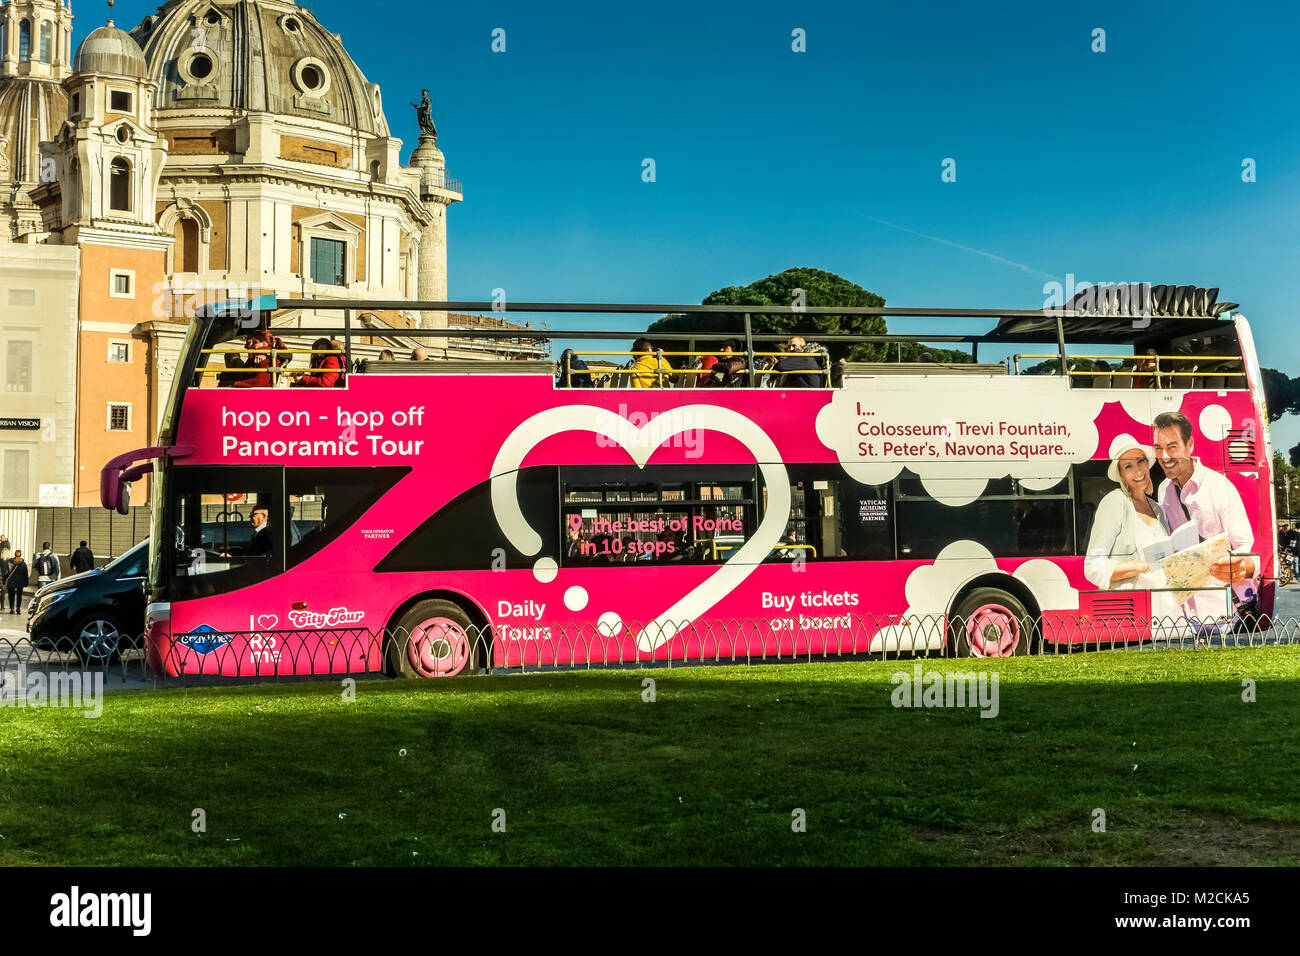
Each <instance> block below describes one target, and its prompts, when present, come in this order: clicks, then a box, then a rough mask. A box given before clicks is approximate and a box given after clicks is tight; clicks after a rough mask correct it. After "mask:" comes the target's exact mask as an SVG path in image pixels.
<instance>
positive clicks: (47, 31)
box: [41, 20, 54, 63]
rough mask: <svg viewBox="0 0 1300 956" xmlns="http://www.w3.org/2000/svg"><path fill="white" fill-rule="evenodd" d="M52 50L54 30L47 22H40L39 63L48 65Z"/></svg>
mask: <svg viewBox="0 0 1300 956" xmlns="http://www.w3.org/2000/svg"><path fill="white" fill-rule="evenodd" d="M53 48H54V28H53V27H52V26H50V21H49V20H42V21H41V62H42V63H49V62H50V55H51V53H52V52H53Z"/></svg>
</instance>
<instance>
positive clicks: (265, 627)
mask: <svg viewBox="0 0 1300 956" xmlns="http://www.w3.org/2000/svg"><path fill="white" fill-rule="evenodd" d="M279 623H280V615H278V614H259V615H257V629H258V630H259V631H272V630H275V626H276V625H277V624H279Z"/></svg>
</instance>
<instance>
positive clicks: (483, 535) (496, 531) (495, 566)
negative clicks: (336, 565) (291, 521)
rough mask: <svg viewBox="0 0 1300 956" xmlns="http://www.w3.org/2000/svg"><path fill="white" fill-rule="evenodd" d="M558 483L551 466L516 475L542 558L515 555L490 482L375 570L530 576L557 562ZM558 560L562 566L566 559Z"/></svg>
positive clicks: (449, 507)
mask: <svg viewBox="0 0 1300 956" xmlns="http://www.w3.org/2000/svg"><path fill="white" fill-rule="evenodd" d="M555 481H556V472H555V468H554V467H549V466H538V467H532V468H524V469H521V470H520V472H519V475H518V487H517V491H518V495H519V507H520V510H521V511H522V512H523V516H524V519H525V520H526V521H527V522H528V525H529V527H531V528H532V529H533V530H534V531H536V532H537V533H538V534H539V535H541V538H542V549H541V551H540V552H539V553H538V554H532V555H527V554H522V553H521V552H519V551H517V550H516V549H515V546H514V545H513V544H512V543H511V542H510V539H509V538H507V537H506V534H505V532H504V531H502V530H501V525H500V523H499V522H498V520H497V516H496V514H495V512H494V511H493V508H492V482H491V480H488V481H484V482H480V483H479V484H477V485H475V486H474V487H472V488H470V489H468V490H467V491H464V492H461V493H460V494H459V495H457V496H456V497H455V498H453V499H451V500H450V501H448V502H446V503H444V504H443V505H442V506H441V507H439V508H437V509H436V510H435V511H434V513H433V514H432V515H430V516H429V517H428V518H426V519H425V520H424V521H423V522H421V523H420V525H419V526H418V527H417V528H416V529H415V530H414V531H412V532H411V533H410V534H409V535H407V536H406V538H404V539H403V540H401V541H399V542H397V543H396V544H395V545H394V546H393V548H392V550H391V551H389V552H388V554H387V555H385V556H384V557H383V558H382V559H381V560H380V561H379V563H378V564H376V565H375V570H376V571H378V572H380V573H383V572H390V571H391V572H397V571H494V570H495V571H507V570H515V569H520V570H524V569H526V570H530V571H531V570H532V568H533V565H534V564H536V563H537V560H538V558H540V557H543V556H546V557H553V558H558V557H559V555H558V551H559V547H560V535H559V533H558V529H559V518H558V517H557V515H558V507H557V501H556V488H555ZM426 507H427V506H426ZM331 516H332V510H331ZM327 520H332V518H331V519H327ZM304 543H305V539H304ZM559 560H560V561H561V563H563V558H559Z"/></svg>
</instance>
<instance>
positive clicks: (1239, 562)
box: [1151, 412, 1256, 616]
mask: <svg viewBox="0 0 1300 956" xmlns="http://www.w3.org/2000/svg"><path fill="white" fill-rule="evenodd" d="M1153 427H1154V433H1153V437H1152V440H1151V445H1152V447H1153V448H1154V449H1155V453H1156V457H1157V458H1158V459H1159V461H1160V467H1161V468H1163V469H1164V472H1165V481H1164V482H1163V483H1162V484H1161V485H1160V492H1159V497H1160V507H1161V508H1162V509H1163V510H1164V513H1165V520H1166V522H1167V523H1168V525H1169V527H1170V528H1177V527H1179V526H1180V525H1184V524H1186V523H1187V522H1188V521H1195V522H1196V531H1197V534H1198V535H1199V536H1200V538H1201V540H1202V541H1205V540H1206V539H1208V538H1212V537H1214V536H1215V535H1217V534H1222V533H1224V532H1226V533H1227V535H1228V544H1229V547H1231V549H1232V551H1233V552H1234V554H1233V555H1231V556H1229V557H1226V558H1220V559H1219V560H1218V561H1216V562H1215V563H1214V565H1213V567H1212V568H1211V569H1210V573H1211V574H1213V575H1214V576H1215V577H1216V578H1218V579H1219V580H1220V581H1222V582H1223V583H1224V584H1231V585H1232V586H1233V590H1234V591H1235V592H1236V595H1237V597H1238V599H1239V600H1241V601H1243V602H1245V601H1249V600H1250V599H1251V598H1252V597H1254V595H1255V593H1256V589H1255V586H1254V584H1253V582H1252V579H1253V578H1254V576H1255V570H1256V566H1255V559H1254V557H1252V556H1251V555H1249V554H1243V553H1242V552H1249V551H1253V550H1254V549H1255V532H1254V531H1253V530H1252V529H1251V526H1250V518H1249V516H1247V514H1246V506H1245V505H1244V504H1243V503H1242V500H1241V494H1240V492H1238V491H1237V489H1236V487H1234V486H1233V484H1232V482H1230V481H1229V480H1228V479H1227V478H1226V477H1225V476H1224V475H1221V474H1219V473H1218V472H1217V471H1214V470H1213V469H1212V468H1208V467H1206V466H1205V465H1204V464H1202V463H1201V461H1200V460H1199V459H1197V458H1195V457H1193V454H1192V453H1193V451H1194V445H1195V443H1194V440H1193V439H1192V423H1191V422H1190V421H1188V419H1187V416H1186V415H1184V414H1183V413H1182V412H1163V413H1162V414H1160V415H1157V416H1156V420H1155V422H1154V426H1153ZM1197 597H1198V603H1207V602H1200V601H1199V598H1200V597H1201V595H1198V596H1197ZM1221 613H1222V611H1221V610H1220V611H1219V614H1221ZM1198 616H1199V615H1198ZM1214 616H1218V615H1214Z"/></svg>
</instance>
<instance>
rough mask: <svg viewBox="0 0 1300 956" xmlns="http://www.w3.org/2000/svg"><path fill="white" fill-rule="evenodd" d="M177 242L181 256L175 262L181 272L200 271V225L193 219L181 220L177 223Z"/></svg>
mask: <svg viewBox="0 0 1300 956" xmlns="http://www.w3.org/2000/svg"><path fill="white" fill-rule="evenodd" d="M176 240H177V244H178V245H179V246H180V255H178V256H177V257H176V258H175V260H174V261H175V262H176V263H177V264H178V265H180V270H179V271H181V272H198V271H199V224H198V223H197V222H195V221H194V220H193V219H180V220H177V222H176Z"/></svg>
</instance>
